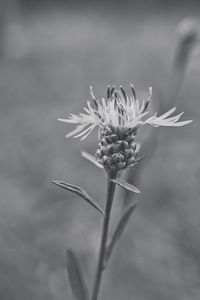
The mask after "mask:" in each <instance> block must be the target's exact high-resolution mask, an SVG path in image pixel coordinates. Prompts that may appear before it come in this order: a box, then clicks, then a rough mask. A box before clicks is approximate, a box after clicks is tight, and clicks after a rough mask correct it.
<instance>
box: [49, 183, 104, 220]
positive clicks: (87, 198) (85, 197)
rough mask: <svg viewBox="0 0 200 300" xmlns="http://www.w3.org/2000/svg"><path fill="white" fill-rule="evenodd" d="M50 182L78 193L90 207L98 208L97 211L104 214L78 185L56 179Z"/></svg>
mask: <svg viewBox="0 0 200 300" xmlns="http://www.w3.org/2000/svg"><path fill="white" fill-rule="evenodd" d="M52 183H54V184H55V185H58V186H60V187H62V188H63V189H65V190H68V191H70V192H72V193H74V194H77V195H79V196H80V197H81V198H83V199H84V200H85V201H87V202H88V203H89V204H90V205H91V206H92V207H94V208H95V209H96V210H98V212H100V213H101V214H102V215H104V212H103V211H102V209H101V208H100V207H99V206H98V204H97V203H96V202H95V201H94V200H93V199H92V198H91V197H90V196H89V195H88V194H87V193H86V191H84V190H83V189H82V188H80V187H79V186H76V185H73V184H70V183H66V182H63V181H57V180H54V181H52Z"/></svg>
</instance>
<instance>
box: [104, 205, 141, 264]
mask: <svg viewBox="0 0 200 300" xmlns="http://www.w3.org/2000/svg"><path fill="white" fill-rule="evenodd" d="M136 206H137V203H134V204H133V205H131V206H130V207H129V208H128V209H127V210H126V211H125V212H124V214H123V215H122V217H121V219H120V220H119V223H118V225H117V227H116V229H115V231H114V234H113V236H112V239H111V241H110V243H109V244H108V246H107V250H106V256H105V264H104V265H105V267H106V264H107V262H108V260H109V258H110V256H111V253H112V251H113V249H114V246H115V245H116V243H117V241H118V240H119V239H120V237H121V235H122V233H123V231H124V229H125V227H126V225H127V223H128V221H129V220H130V217H131V215H132V213H133V212H134V210H135V208H136Z"/></svg>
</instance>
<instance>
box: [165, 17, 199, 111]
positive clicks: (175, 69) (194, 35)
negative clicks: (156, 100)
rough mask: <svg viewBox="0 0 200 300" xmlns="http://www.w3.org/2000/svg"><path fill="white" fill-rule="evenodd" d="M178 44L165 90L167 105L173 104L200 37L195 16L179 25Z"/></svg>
mask: <svg viewBox="0 0 200 300" xmlns="http://www.w3.org/2000/svg"><path fill="white" fill-rule="evenodd" d="M177 31H178V35H179V36H178V44H177V47H176V51H175V55H174V62H173V66H172V72H171V76H170V79H169V82H168V86H167V91H166V92H165V99H168V101H165V102H166V103H164V104H165V105H168V107H170V106H173V105H174V102H175V101H176V99H177V96H178V94H179V91H180V89H181V86H182V84H183V80H184V77H185V74H186V70H187V65H188V62H189V58H190V55H191V52H192V50H193V48H194V46H195V44H196V43H197V41H198V38H199V24H198V22H197V20H195V19H194V18H185V19H183V20H182V21H181V22H180V23H179V24H178V26H177Z"/></svg>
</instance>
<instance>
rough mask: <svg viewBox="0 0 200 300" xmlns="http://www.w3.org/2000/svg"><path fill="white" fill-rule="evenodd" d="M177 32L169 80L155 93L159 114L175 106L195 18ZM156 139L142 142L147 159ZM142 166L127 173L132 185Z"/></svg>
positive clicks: (195, 36) (193, 40) (193, 39)
mask: <svg viewBox="0 0 200 300" xmlns="http://www.w3.org/2000/svg"><path fill="white" fill-rule="evenodd" d="M177 32H178V35H179V37H178V41H177V45H176V50H175V53H174V59H173V65H172V69H171V72H170V73H171V74H170V76H169V80H168V82H167V84H166V86H165V87H164V90H163V91H160V92H159V91H157V95H158V97H159V99H158V101H157V103H158V104H159V106H158V107H157V109H156V111H157V112H158V113H161V114H162V113H163V112H164V111H165V110H166V109H168V107H173V106H174V105H175V102H176V99H177V97H178V94H179V92H180V89H181V87H182V85H183V81H184V78H185V74H186V71H187V66H188V62H189V59H190V56H191V53H192V50H193V48H194V47H195V45H196V43H197V42H198V40H199V33H200V26H199V22H198V21H197V20H196V19H195V18H184V19H183V20H182V21H181V22H180V23H179V24H178V26H177ZM158 92H159V94H158ZM158 130H159V129H158ZM158 137H159V132H158V131H157V134H156V133H152V134H149V135H148V139H147V140H145V141H143V149H148V157H147V158H148V159H150V158H151V156H152V155H153V153H154V151H155V149H156V145H157V139H158ZM146 162H147V159H146ZM144 165H145V164H144V163H140V164H138V165H136V166H135V168H133V169H131V170H130V171H129V172H128V173H127V181H128V182H131V183H132V184H133V185H137V180H138V178H139V176H140V173H141V170H142V168H143V167H144ZM131 201H132V200H131ZM128 205H129V193H128V192H127V191H125V195H124V202H123V206H124V207H126V206H128Z"/></svg>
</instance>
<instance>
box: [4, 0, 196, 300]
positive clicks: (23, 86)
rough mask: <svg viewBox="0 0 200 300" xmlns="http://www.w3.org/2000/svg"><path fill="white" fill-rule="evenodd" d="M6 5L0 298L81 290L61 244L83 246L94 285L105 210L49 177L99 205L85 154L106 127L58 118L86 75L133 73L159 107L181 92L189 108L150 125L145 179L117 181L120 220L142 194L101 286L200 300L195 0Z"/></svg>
mask: <svg viewBox="0 0 200 300" xmlns="http://www.w3.org/2000/svg"><path fill="white" fill-rule="evenodd" d="M0 6H1V7H0V12H1V17H0V190H1V192H0V299H1V300H21V299H27V300H36V299H37V300H47V299H48V300H55V299H56V300H64V299H69V300H70V299H73V296H72V293H71V289H70V286H69V283H68V278H67V272H66V270H65V258H64V256H65V255H64V254H65V248H66V247H73V248H74V249H75V251H76V252H77V253H78V255H79V256H80V259H81V260H82V262H83V264H84V268H85V273H86V276H87V279H88V282H89V285H90V287H91V284H92V281H93V276H94V270H95V268H96V259H97V251H98V244H99V238H100V230H101V217H100V216H99V215H98V213H97V212H96V211H95V210H93V209H92V208H91V207H90V206H89V205H88V204H87V203H85V202H84V201H82V200H81V199H78V198H77V197H76V196H75V195H72V194H70V193H69V192H67V191H64V190H61V189H60V188H58V187H56V186H54V185H53V184H52V183H51V180H54V179H57V180H65V181H67V182H71V183H73V184H77V185H80V186H82V187H83V188H84V189H86V190H87V192H88V193H89V194H91V196H92V197H94V198H95V199H96V201H97V202H98V203H99V205H101V206H102V207H103V205H104V199H105V183H106V176H105V174H104V173H103V172H102V171H101V170H99V169H97V168H96V167H95V166H93V165H91V164H90V163H89V162H88V161H86V160H85V159H84V158H82V157H81V155H80V152H81V150H86V151H88V152H90V153H94V152H95V149H96V147H97V135H96V134H95V133H93V134H91V135H90V137H88V138H87V139H86V140H84V141H82V142H80V141H79V140H74V139H68V140H66V139H65V137H64V136H65V134H66V133H67V132H68V131H69V130H70V129H71V127H70V125H69V126H66V125H65V124H61V123H59V122H58V121H57V118H58V117H66V116H67V115H68V114H69V113H71V112H74V113H78V112H79V111H80V110H81V108H82V106H84V104H85V102H86V100H88V99H89V86H90V85H93V87H94V91H95V94H96V96H97V97H103V96H105V93H106V86H107V85H108V84H111V85H112V84H115V85H120V84H122V85H124V87H125V88H129V83H130V82H132V83H134V84H135V86H136V88H137V91H138V95H139V96H140V97H142V98H144V97H146V96H147V93H148V87H149V86H152V87H153V99H152V103H153V104H152V105H153V106H154V108H155V109H156V110H158V111H162V110H166V109H169V108H170V107H171V105H176V106H177V107H178V111H180V112H181V111H184V112H185V115H184V116H185V119H194V122H193V123H192V124H190V125H188V126H186V127H182V128H174V129H173V128H162V129H161V130H158V129H154V133H152V132H150V131H149V132H147V133H145V135H144V137H142V139H143V142H144V147H143V149H142V151H143V153H145V154H146V158H145V160H144V161H143V163H142V164H141V167H138V168H137V169H136V170H135V171H131V173H130V174H129V176H128V180H129V181H130V182H133V183H134V184H137V186H138V187H139V188H140V189H141V191H142V193H141V194H140V195H139V197H137V198H136V197H134V196H133V195H132V194H131V195H127V194H124V193H123V191H121V190H120V189H118V190H117V192H118V193H117V198H116V201H115V203H114V208H113V215H112V222H111V231H112V230H113V229H114V227H115V225H116V223H117V220H118V219H119V216H120V214H121V213H122V210H123V209H125V206H127V203H131V202H133V201H138V202H139V205H138V208H137V210H136V211H135V212H134V215H133V216H132V219H131V221H130V223H129V224H128V226H127V228H126V230H125V232H124V235H123V236H122V238H121V240H120V242H119V243H118V245H117V247H116V249H115V251H114V252H113V256H112V258H111V261H110V264H109V268H108V270H107V272H106V273H105V275H104V279H103V285H102V288H101V295H100V299H109V300H111V299H116V300H121V299H124V300H130V299H136V300H151V299H152V300H156V299H158V300H160V299H162V300H171V299H177V300H178V299H181V300H188V299H190V300H199V298H200V199H199V194H200V185H199V181H200V160H199V153H200V139H199V132H200V124H199V119H200V86H199V83H200V47H199V44H198V42H199V41H198V40H199V36H198V34H199V32H198V30H199V23H198V22H199V17H200V5H199V1H183V0H182V1H172V0H171V1H170V0H162V1H161V0H160V1H159V0H149V1H144V0H140V1H131V0H129V1H128V0H126V1H114V0H113V1H109V2H107V1H89V0H88V1H78V0H73V1H61V0H59V1H55V0H54V1H53V0H51V1H50V0H43V1H30V0H26V1H25V0H23V1H22V0H4V1H3V0H1V2H0ZM190 17H192V18H193V19H188V18H190ZM175 100H176V104H174V101H175ZM124 197H125V200H123V199H124Z"/></svg>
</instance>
